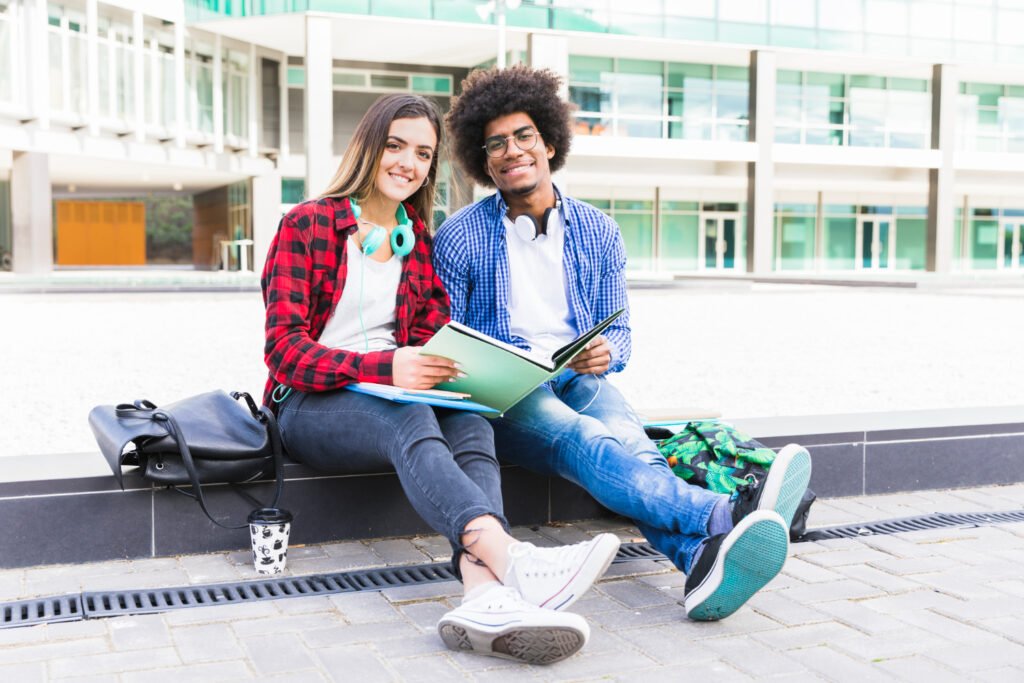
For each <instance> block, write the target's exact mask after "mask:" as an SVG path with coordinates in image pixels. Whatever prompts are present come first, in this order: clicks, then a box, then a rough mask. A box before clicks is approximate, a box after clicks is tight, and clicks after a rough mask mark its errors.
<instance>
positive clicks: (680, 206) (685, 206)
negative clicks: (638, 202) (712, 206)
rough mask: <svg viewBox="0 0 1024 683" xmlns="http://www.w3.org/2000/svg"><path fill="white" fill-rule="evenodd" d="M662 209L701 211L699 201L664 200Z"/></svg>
mask: <svg viewBox="0 0 1024 683" xmlns="http://www.w3.org/2000/svg"><path fill="white" fill-rule="evenodd" d="M661 210H662V211H700V203H699V202H671V201H663V202H662V203H661Z"/></svg>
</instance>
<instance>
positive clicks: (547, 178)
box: [434, 66, 811, 620]
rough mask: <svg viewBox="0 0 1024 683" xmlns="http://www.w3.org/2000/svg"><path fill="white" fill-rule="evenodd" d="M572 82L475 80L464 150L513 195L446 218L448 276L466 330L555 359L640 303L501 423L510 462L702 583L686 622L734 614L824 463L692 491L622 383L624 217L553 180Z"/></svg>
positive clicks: (783, 547) (454, 133)
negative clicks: (602, 512)
mask: <svg viewBox="0 0 1024 683" xmlns="http://www.w3.org/2000/svg"><path fill="white" fill-rule="evenodd" d="M559 85H560V80H559V78H558V76H557V75H555V74H554V73H552V72H549V71H543V70H534V69H531V68H528V67H525V66H515V67H512V68H509V69H504V70H497V69H491V70H489V71H477V72H474V73H472V74H470V76H469V78H467V79H466V80H465V81H464V82H463V84H462V93H461V95H459V96H458V97H457V98H454V99H453V102H452V108H451V111H450V112H449V113H448V116H447V120H446V124H447V128H448V131H449V134H450V136H451V140H452V143H453V148H454V155H455V157H456V159H457V160H458V161H459V164H460V165H461V166H462V168H463V170H464V171H465V172H466V173H467V174H468V175H469V176H470V177H471V178H472V179H473V180H475V181H476V182H478V183H480V184H482V185H484V186H490V187H495V188H497V190H498V191H497V193H495V194H494V195H492V196H490V197H487V198H486V199H483V200H481V201H479V202H477V203H476V204H473V205H471V206H468V207H466V208H464V209H462V210H460V211H459V212H457V213H456V214H455V215H453V216H452V217H451V218H450V219H448V220H447V221H446V222H445V224H444V226H443V227H442V228H441V229H440V230H439V231H438V233H437V236H436V240H435V245H434V263H435V269H436V271H437V273H438V275H440V277H441V279H442V281H443V282H444V284H445V287H446V288H447V290H448V294H449V296H450V298H451V304H452V318H453V319H454V320H458V321H460V322H462V323H464V324H466V325H469V326H470V327H473V328H476V329H477V330H480V331H481V332H485V333H486V334H489V335H491V336H492V337H495V338H497V339H500V340H502V341H505V342H508V343H510V344H515V345H516V346H519V347H522V348H525V349H533V350H535V351H542V352H550V351H553V350H555V349H556V348H558V347H559V346H561V345H562V344H564V343H565V342H567V341H569V340H571V339H573V338H574V337H576V336H577V335H578V334H579V333H581V332H583V331H586V330H587V329H589V328H590V327H591V326H593V325H594V324H595V323H597V322H599V321H601V320H602V319H604V318H605V317H606V316H608V315H609V314H611V313H612V312H614V311H616V310H618V309H620V308H626V309H627V310H626V312H625V313H624V314H623V315H621V316H620V317H619V318H618V319H617V320H616V321H615V322H614V323H613V324H612V325H611V327H609V328H608V329H607V331H606V333H605V335H604V336H603V337H600V338H599V339H598V340H596V341H595V342H593V343H592V344H591V345H590V346H589V347H588V348H587V349H586V350H584V351H583V352H581V353H580V354H579V355H578V356H577V357H576V358H575V359H574V360H573V362H572V364H571V365H570V367H569V368H568V369H567V370H566V371H565V372H564V373H562V374H561V375H559V376H558V377H557V378H555V379H554V380H552V381H551V382H550V383H548V384H546V385H544V386H541V387H539V388H538V389H536V390H535V391H534V392H533V393H532V394H530V395H529V396H527V397H526V398H525V399H524V400H523V401H521V402H520V403H518V404H517V405H516V406H515V407H513V408H512V409H511V410H509V411H508V412H507V413H506V414H505V416H504V417H502V418H499V419H496V420H494V421H493V422H492V425H493V427H494V436H495V443H496V446H497V452H498V456H499V457H500V458H501V459H502V460H504V461H505V462H511V463H516V464H518V465H521V466H523V467H526V468H528V469H531V470H534V471H537V472H540V473H542V474H547V475H553V476H560V477H565V478H566V479H569V480H570V481H573V482H575V483H576V484H578V485H580V486H582V487H583V488H584V489H586V490H587V491H588V492H589V493H590V494H591V495H592V496H593V497H594V498H595V499H596V500H597V501H598V502H600V503H601V504H602V505H604V506H605V507H607V508H609V509H610V510H612V511H614V512H617V513H619V514H622V515H624V516H626V517H629V518H631V519H633V520H634V521H635V522H636V524H637V526H638V528H639V529H640V530H641V531H642V532H643V534H644V535H645V536H646V537H647V539H648V540H649V541H650V542H651V544H652V545H653V546H654V547H655V548H656V549H657V550H659V551H660V552H662V553H664V554H665V555H666V556H667V557H668V558H669V559H671V560H672V562H673V563H674V564H675V565H676V567H678V568H679V569H680V570H682V571H683V572H685V573H687V574H688V578H687V581H686V587H685V589H684V599H683V606H684V607H685V609H686V613H687V615H688V616H689V617H690V618H691V619H698V620H715V619H722V618H724V617H727V616H729V615H730V614H732V613H733V612H735V611H736V610H737V609H739V607H740V606H742V605H743V604H744V603H745V602H746V601H747V600H748V599H749V598H750V596H751V595H753V594H754V593H755V592H757V591H758V590H760V589H761V587H763V586H764V585H765V584H766V583H768V582H769V581H770V580H771V579H772V578H773V577H775V576H776V575H777V574H778V573H779V571H780V570H781V569H782V565H783V562H784V561H785V558H786V551H787V549H788V542H789V541H788V529H789V524H790V521H791V520H792V517H793V513H794V512H795V510H796V505H797V503H798V502H799V500H800V498H801V497H802V495H803V493H804V490H805V489H806V488H807V484H808V481H809V479H810V471H811V462H810V456H809V455H808V453H807V451H806V450H804V449H803V448H800V447H799V446H796V445H792V446H787V447H786V448H785V449H783V451H782V452H781V453H780V454H779V457H778V459H777V460H776V461H775V463H774V464H773V466H772V468H771V470H770V475H769V476H768V477H766V478H765V480H764V481H762V482H758V483H757V484H755V485H753V486H752V487H751V488H750V489H748V490H746V491H744V495H743V496H739V497H737V498H736V500H730V499H729V498H728V497H727V496H723V495H718V494H714V493H711V492H709V491H706V490H704V489H701V488H698V487H696V486H691V485H689V484H687V483H685V482H684V481H683V480H682V479H680V478H678V477H676V476H675V475H674V474H673V473H672V471H671V470H670V469H669V467H668V464H667V462H666V461H665V458H663V457H662V456H661V455H660V453H658V450H657V449H656V448H655V446H654V444H653V443H652V442H651V440H650V439H648V438H647V436H646V434H645V433H644V430H643V425H642V424H641V422H640V420H639V419H638V418H637V416H636V413H635V412H634V411H633V409H632V408H631V407H630V405H629V404H628V403H627V402H626V400H625V399H624V398H623V397H622V395H621V394H620V393H619V392H618V390H617V389H616V388H615V387H614V386H612V385H611V384H609V383H608V382H607V380H606V379H605V375H606V374H607V373H610V372H618V371H620V370H622V369H623V368H624V367H625V365H626V361H628V360H629V354H630V344H631V341H630V328H629V311H628V302H627V299H626V282H625V278H624V274H623V271H624V268H625V264H626V254H625V250H624V248H623V243H622V236H621V234H620V232H619V228H618V226H617V225H616V224H615V222H614V221H612V220H611V219H610V218H609V217H608V216H606V215H604V214H602V213H601V212H600V211H598V210H597V209H595V208H594V207H592V206H590V205H588V204H585V203H583V202H580V201H578V200H575V199H573V198H572V197H569V196H566V195H564V194H562V193H561V192H560V191H559V190H558V188H556V187H555V185H554V184H553V182H552V179H551V174H552V172H553V171H557V170H558V169H559V168H561V167H562V166H563V165H564V164H565V160H566V154H567V153H568V151H569V145H570V141H571V137H572V128H571V121H572V116H571V105H570V104H568V103H567V102H565V101H564V100H562V99H561V98H560V97H559V94H558V90H559Z"/></svg>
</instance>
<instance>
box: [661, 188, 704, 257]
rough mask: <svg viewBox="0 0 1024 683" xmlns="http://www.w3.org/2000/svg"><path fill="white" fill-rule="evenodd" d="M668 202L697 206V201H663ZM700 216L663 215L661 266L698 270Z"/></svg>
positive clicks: (663, 203) (664, 203) (663, 204)
mask: <svg viewBox="0 0 1024 683" xmlns="http://www.w3.org/2000/svg"><path fill="white" fill-rule="evenodd" d="M666 204H687V205H692V206H694V207H696V202H662V206H663V207H664V206H665V205H666ZM699 222H700V217H699V216H697V215H696V214H691V215H684V216H681V215H665V214H662V217H661V239H660V243H659V245H658V246H659V249H660V254H661V266H662V268H663V269H666V270H672V271H683V270H696V269H697V267H698V261H697V241H698V240H699V239H700V230H699Z"/></svg>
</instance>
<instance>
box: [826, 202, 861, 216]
mask: <svg viewBox="0 0 1024 683" xmlns="http://www.w3.org/2000/svg"><path fill="white" fill-rule="evenodd" d="M825 214H826V215H828V216H847V215H849V216H855V215H856V214H857V207H856V206H854V205H852V204H826V205H825Z"/></svg>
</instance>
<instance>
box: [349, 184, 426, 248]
mask: <svg viewBox="0 0 1024 683" xmlns="http://www.w3.org/2000/svg"><path fill="white" fill-rule="evenodd" d="M348 203H349V205H350V206H351V207H352V216H353V217H354V218H355V219H356V220H359V215H360V214H361V213H362V209H360V208H359V204H357V203H356V199H355V197H349V198H348ZM395 220H396V221H398V225H396V226H395V228H394V229H393V230H392V231H391V251H393V252H394V253H395V255H396V256H399V257H402V256H408V255H409V254H410V253H412V248H413V247H414V246H415V245H416V236H415V235H414V234H413V231H412V220H411V219H410V218H409V214H408V212H406V210H405V206H404V205H403V204H402V203H401V202H399V203H398V211H396V212H395ZM387 238H388V231H387V228H383V227H381V226H379V225H377V226H374V228H373V230H371V231H370V232H369V233H367V235H366V237H364V238H363V253H364V254H366V255H367V256H370V255H371V254H373V252H375V251H377V250H378V249H380V245H382V244H384V240H386V239H387Z"/></svg>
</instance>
